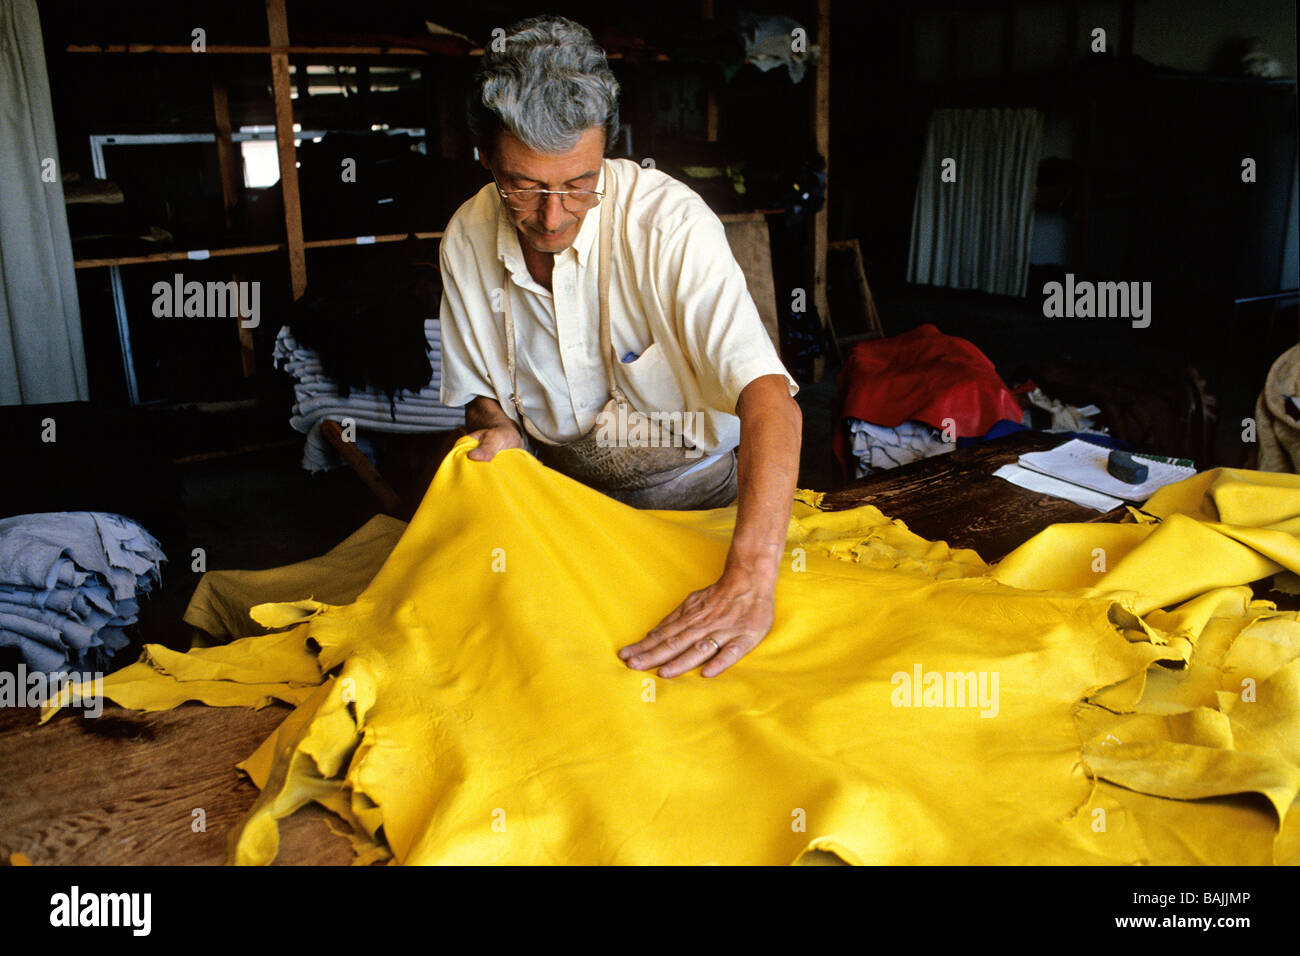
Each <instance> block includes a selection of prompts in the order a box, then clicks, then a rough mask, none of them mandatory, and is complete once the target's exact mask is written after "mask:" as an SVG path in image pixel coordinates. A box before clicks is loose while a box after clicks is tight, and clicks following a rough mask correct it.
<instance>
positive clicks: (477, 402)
mask: <svg viewBox="0 0 1300 956" xmlns="http://www.w3.org/2000/svg"><path fill="white" fill-rule="evenodd" d="M465 426H466V429H467V430H468V431H469V437H470V438H473V439H476V440H477V441H478V447H477V448H475V449H472V450H471V451H470V453H469V454H468V455H467V456H466V457H467V458H469V459H471V460H472V461H491V460H492V459H493V457H495V456H496V453H497V452H499V451H504V450H505V449H507V448H523V447H524V436H523V435H521V434H520V433H519V429H518V428H516V427H515V423H514V422H512V421H511V420H510V418H509V417H508V416H507V415H506V413H505V412H503V411H502V410H501V406H500V405H498V404H497V403H496V402H495V401H493V400H492V399H490V398H485V397H483V396H481V395H480V396H479V397H477V398H475V399H474V400H473V401H472V402H470V403H469V405H467V406H466V407H465Z"/></svg>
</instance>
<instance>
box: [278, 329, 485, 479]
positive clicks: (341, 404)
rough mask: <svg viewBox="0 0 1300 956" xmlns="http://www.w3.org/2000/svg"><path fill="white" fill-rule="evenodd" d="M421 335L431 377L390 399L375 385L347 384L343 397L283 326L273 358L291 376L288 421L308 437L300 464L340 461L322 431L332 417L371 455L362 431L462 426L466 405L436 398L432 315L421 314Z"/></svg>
mask: <svg viewBox="0 0 1300 956" xmlns="http://www.w3.org/2000/svg"><path fill="white" fill-rule="evenodd" d="M424 335H425V338H426V339H427V340H428V343H429V362H430V364H431V365H432V366H433V376H432V377H431V378H430V379H429V383H428V384H427V385H425V386H424V388H422V389H420V390H419V391H418V392H411V391H409V390H406V389H403V390H401V391H399V392H398V393H397V395H396V396H395V397H394V399H393V400H392V401H391V402H390V401H389V397H388V396H387V395H385V394H384V393H383V392H382V391H380V390H379V389H375V388H368V389H356V388H354V389H352V390H351V391H350V392H349V393H348V394H347V395H346V396H345V395H344V394H343V392H342V390H341V389H340V388H339V387H338V385H337V383H335V382H334V381H332V380H331V379H330V378H328V377H327V376H326V374H325V369H324V366H323V365H322V364H321V359H320V356H319V355H317V354H316V352H315V351H314V350H312V349H309V348H305V347H303V346H302V345H300V344H299V343H298V342H297V340H295V339H294V337H293V334H292V333H291V332H290V331H289V327H288V326H284V327H283V328H281V329H280V334H279V335H277V336H276V339H275V352H274V359H275V364H276V367H277V368H283V369H284V370H285V371H286V372H288V373H289V374H290V375H292V376H293V377H294V378H295V379H296V380H297V382H296V384H295V385H294V389H293V390H294V397H295V399H296V401H295V404H294V406H293V411H292V412H291V414H290V416H289V424H290V425H292V426H293V427H294V429H295V430H297V431H300V432H302V433H303V434H305V435H306V436H307V441H306V444H305V445H304V446H303V452H302V466H303V468H305V469H307V470H308V471H312V472H316V471H325V470H327V469H330V468H337V467H338V466H339V465H340V464H342V461H341V460H340V459H339V457H338V454H337V453H336V452H335V451H334V449H333V448H331V447H330V445H329V442H327V441H326V440H325V437H324V436H323V435H322V434H321V430H320V426H321V422H323V421H325V420H326V419H332V420H333V421H336V422H339V423H341V424H344V425H346V424H347V421H348V420H350V421H352V422H353V423H355V426H356V431H357V435H356V438H357V447H358V448H359V449H361V451H362V452H364V453H366V454H370V448H369V443H368V442H366V440H365V437H364V434H363V433H364V432H365V431H367V430H369V431H376V432H392V433H405V434H427V433H429V432H438V431H450V430H451V429H453V428H462V427H464V425H465V410H464V409H463V408H449V407H447V406H446V405H443V404H442V402H440V401H439V400H438V394H439V391H440V390H441V388H442V331H441V328H440V326H439V322H438V320H437V319H426V320H425V322H424Z"/></svg>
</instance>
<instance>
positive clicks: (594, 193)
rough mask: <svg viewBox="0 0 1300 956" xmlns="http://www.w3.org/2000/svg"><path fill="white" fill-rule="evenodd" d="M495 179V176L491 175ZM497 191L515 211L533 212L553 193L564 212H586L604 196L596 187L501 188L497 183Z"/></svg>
mask: <svg viewBox="0 0 1300 956" xmlns="http://www.w3.org/2000/svg"><path fill="white" fill-rule="evenodd" d="M492 178H493V179H496V176H493V177H492ZM497 192H499V193H500V194H501V199H502V201H504V202H505V204H506V205H507V206H509V207H510V208H511V209H513V210H514V211H515V212H534V211H536V210H538V209H541V208H542V205H543V204H544V203H545V202H546V197H547V196H551V195H555V196H559V197H560V205H561V206H563V207H564V209H565V211H566V212H586V211H587V210H588V209H593V208H595V207H596V205H597V204H598V203H599V202H600V200H601V199H602V198H603V197H604V195H605V193H604V192H602V191H601V190H597V189H511V190H508V191H507V190H505V189H502V188H501V185H500V183H498V184H497Z"/></svg>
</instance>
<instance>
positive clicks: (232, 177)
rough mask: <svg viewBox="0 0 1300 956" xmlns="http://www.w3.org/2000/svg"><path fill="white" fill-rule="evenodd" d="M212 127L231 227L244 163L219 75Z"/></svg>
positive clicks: (214, 88) (223, 204) (214, 85)
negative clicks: (237, 154) (240, 158)
mask: <svg viewBox="0 0 1300 956" xmlns="http://www.w3.org/2000/svg"><path fill="white" fill-rule="evenodd" d="M212 126H213V129H214V131H215V132H216V136H217V165H218V167H219V168H220V172H221V208H222V212H223V214H224V218H225V225H226V229H230V227H231V225H232V224H233V221H232V219H233V217H232V214H233V212H234V209H235V206H236V205H238V203H239V193H240V186H241V185H242V182H241V180H242V177H241V176H240V170H241V168H242V166H241V163H240V162H239V160H238V157H237V156H236V155H235V141H234V139H233V138H232V133H231V128H230V96H229V94H228V93H227V92H226V84H225V81H224V80H222V79H220V78H219V77H213V79H212Z"/></svg>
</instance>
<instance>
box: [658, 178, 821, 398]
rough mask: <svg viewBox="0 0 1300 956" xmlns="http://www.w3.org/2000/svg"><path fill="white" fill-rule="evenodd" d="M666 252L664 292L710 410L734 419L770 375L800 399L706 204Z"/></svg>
mask: <svg viewBox="0 0 1300 956" xmlns="http://www.w3.org/2000/svg"><path fill="white" fill-rule="evenodd" d="M663 249H664V254H663V255H662V256H661V257H660V262H661V264H662V268H664V269H665V273H664V274H663V275H662V276H661V284H660V288H662V289H666V290H668V291H669V294H670V295H671V296H672V297H673V301H672V302H671V303H669V305H670V306H671V309H670V311H669V314H670V315H672V316H673V318H674V321H675V322H676V325H677V334H678V338H679V341H680V342H681V346H682V350H683V351H684V352H685V354H686V358H687V361H688V362H689V364H690V365H691V368H692V370H693V371H694V373H695V375H696V378H697V379H698V380H699V383H700V387H701V390H702V392H703V393H704V395H705V396H706V398H707V399H708V400H709V403H710V405H711V406H712V407H714V408H716V409H717V410H719V411H722V412H726V413H727V414H729V415H734V414H735V413H736V405H737V404H738V403H739V401H740V393H741V392H743V391H744V390H745V386H747V385H748V384H749V383H750V382H752V381H754V380H755V379H757V378H761V377H762V376H764V375H780V376H782V377H783V378H784V379H785V381H786V386H787V388H789V390H790V394H791V395H792V396H793V395H794V394H796V393H797V392H798V391H799V386H798V384H796V382H795V380H794V379H793V378H792V377H791V376H790V373H789V372H788V371H786V368H785V366H784V365H783V364H782V363H781V359H780V356H778V355H777V352H776V349H775V348H774V347H773V346H772V340H771V338H770V337H769V336H768V334H767V329H765V328H764V327H763V320H762V319H761V318H760V317H759V314H758V309H757V308H756V307H755V305H754V300H753V298H752V297H751V296H750V294H749V286H748V285H747V284H746V282H745V273H744V271H743V270H741V268H740V264H739V263H737V262H736V257H735V255H733V254H732V252H731V246H730V245H729V244H728V242H727V234H726V230H725V228H724V227H723V225H722V220H720V219H719V218H718V217H717V216H716V215H715V214H714V212H713V210H711V209H709V208H708V207H707V206H706V205H704V203H703V200H700V201H699V208H698V210H693V211H692V214H691V215H689V216H687V217H686V218H685V220H684V221H683V222H682V223H681V224H680V225H677V226H675V227H674V228H673V231H672V233H671V234H670V235H669V236H668V237H667V239H666V240H665V242H664V246H663Z"/></svg>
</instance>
